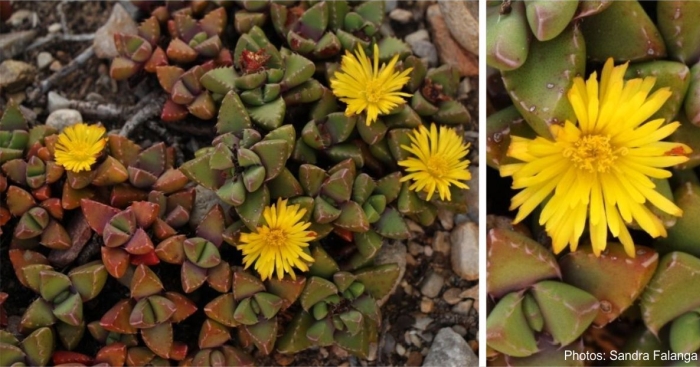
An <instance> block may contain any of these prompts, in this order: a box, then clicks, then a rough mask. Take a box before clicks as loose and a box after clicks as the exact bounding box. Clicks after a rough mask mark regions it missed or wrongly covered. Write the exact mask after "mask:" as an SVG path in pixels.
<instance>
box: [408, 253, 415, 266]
mask: <svg viewBox="0 0 700 367" xmlns="http://www.w3.org/2000/svg"><path fill="white" fill-rule="evenodd" d="M406 265H411V266H416V265H418V261H417V260H416V258H415V257H413V255H411V254H406Z"/></svg>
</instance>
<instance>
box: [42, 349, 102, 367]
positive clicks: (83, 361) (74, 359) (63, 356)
mask: <svg viewBox="0 0 700 367" xmlns="http://www.w3.org/2000/svg"><path fill="white" fill-rule="evenodd" d="M51 359H52V360H53V364H78V365H85V366H90V365H92V363H93V360H92V358H90V357H88V356H86V355H85V354H82V353H78V352H71V351H67V350H56V351H54V352H53V355H52V357H51Z"/></svg>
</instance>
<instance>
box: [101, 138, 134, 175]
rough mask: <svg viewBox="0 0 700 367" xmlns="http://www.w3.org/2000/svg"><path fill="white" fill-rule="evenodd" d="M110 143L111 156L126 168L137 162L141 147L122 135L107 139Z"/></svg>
mask: <svg viewBox="0 0 700 367" xmlns="http://www.w3.org/2000/svg"><path fill="white" fill-rule="evenodd" d="M107 142H108V143H109V152H110V155H111V156H112V157H114V158H116V159H117V160H118V161H119V162H121V164H123V165H124V167H129V166H131V165H133V164H134V162H136V158H137V157H138V154H139V152H140V151H141V147H140V146H139V145H138V144H136V143H134V142H133V141H131V140H129V139H128V138H126V137H123V136H120V135H109V136H108V137H107Z"/></svg>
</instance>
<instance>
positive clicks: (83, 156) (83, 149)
mask: <svg viewBox="0 0 700 367" xmlns="http://www.w3.org/2000/svg"><path fill="white" fill-rule="evenodd" d="M91 147H92V144H90V143H87V142H74V143H73V145H72V146H71V147H70V150H69V151H68V153H70V155H71V157H73V159H75V160H77V161H87V160H89V159H90V158H93V155H92V154H91V153H90V148H91Z"/></svg>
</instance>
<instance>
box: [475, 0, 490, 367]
mask: <svg viewBox="0 0 700 367" xmlns="http://www.w3.org/2000/svg"><path fill="white" fill-rule="evenodd" d="M476 1H479V333H478V341H479V365H480V366H486V297H488V296H487V293H486V184H487V183H486V1H485V0H476Z"/></svg>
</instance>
